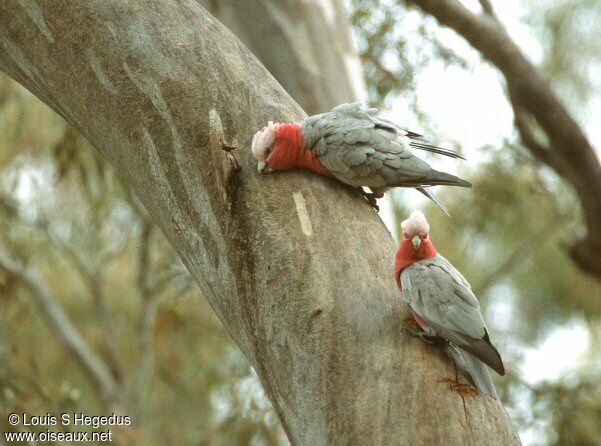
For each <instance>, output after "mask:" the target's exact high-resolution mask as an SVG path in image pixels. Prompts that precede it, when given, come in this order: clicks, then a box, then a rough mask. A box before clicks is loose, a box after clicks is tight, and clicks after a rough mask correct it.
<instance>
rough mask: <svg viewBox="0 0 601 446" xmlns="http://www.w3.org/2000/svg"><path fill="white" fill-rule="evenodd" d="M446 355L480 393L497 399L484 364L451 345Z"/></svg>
mask: <svg viewBox="0 0 601 446" xmlns="http://www.w3.org/2000/svg"><path fill="white" fill-rule="evenodd" d="M447 353H448V354H449V356H451V357H452V358H453V360H454V361H455V364H457V367H458V368H459V369H461V370H462V371H463V372H464V373H466V374H468V375H469V377H470V378H471V379H472V381H473V382H474V384H475V386H476V387H477V388H478V390H479V391H480V392H482V393H485V394H486V395H490V396H492V397H493V398H496V399H499V396H498V395H497V391H496V389H495V385H494V384H493V382H492V379H491V378H490V374H489V373H488V368H487V367H486V364H484V363H483V362H482V361H480V360H479V359H478V358H476V357H475V356H473V355H472V354H471V353H469V352H467V351H465V350H463V349H462V348H457V347H455V346H453V345H451V344H449V345H448V347H447Z"/></svg>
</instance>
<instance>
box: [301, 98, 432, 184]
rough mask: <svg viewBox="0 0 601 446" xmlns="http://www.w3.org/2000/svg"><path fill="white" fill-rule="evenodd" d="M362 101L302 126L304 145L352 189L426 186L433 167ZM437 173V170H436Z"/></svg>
mask: <svg viewBox="0 0 601 446" xmlns="http://www.w3.org/2000/svg"><path fill="white" fill-rule="evenodd" d="M374 112H375V109H365V108H363V107H362V106H361V104H360V103H358V102H357V103H354V104H342V105H339V106H338V107H336V108H334V109H332V110H331V111H330V112H327V113H323V114H320V115H315V116H311V117H309V118H308V119H306V120H305V122H304V123H303V135H304V137H305V145H306V146H307V147H309V148H311V149H313V150H314V151H315V154H316V155H317V158H318V160H319V162H320V163H321V164H322V165H323V166H324V167H325V168H326V169H328V170H329V171H330V172H332V175H333V176H334V177H336V178H338V179H339V180H340V181H343V182H345V183H347V184H350V185H353V186H372V187H384V186H409V187H417V186H427V185H429V182H428V177H429V174H430V172H433V171H432V168H431V167H430V166H429V165H428V163H426V162H425V161H423V160H421V159H419V158H417V157H416V156H415V155H413V153H411V150H410V148H409V140H408V138H407V137H405V136H403V135H401V134H399V128H398V127H395V126H394V125H393V124H392V123H389V122H387V121H384V120H381V119H379V118H377V117H376V116H374V115H373V113H374ZM434 172H435V171H434Z"/></svg>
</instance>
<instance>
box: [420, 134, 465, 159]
mask: <svg viewBox="0 0 601 446" xmlns="http://www.w3.org/2000/svg"><path fill="white" fill-rule="evenodd" d="M408 136H409V135H408ZM409 137H410V138H411V136H409ZM416 139H417V138H416ZM409 145H410V146H411V147H413V148H415V149H419V150H425V151H427V152H432V153H437V154H439V155H445V156H449V157H451V158H461V159H462V160H465V157H464V156H463V155H462V154H461V153H459V152H457V151H455V150H451V149H446V148H444V147H440V146H435V145H433V144H430V143H428V142H426V141H424V140H421V139H417V140H415V139H414V140H413V141H411V142H410V143H409Z"/></svg>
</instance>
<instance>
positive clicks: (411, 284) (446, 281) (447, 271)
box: [394, 211, 505, 398]
mask: <svg viewBox="0 0 601 446" xmlns="http://www.w3.org/2000/svg"><path fill="white" fill-rule="evenodd" d="M401 229H402V231H403V241H402V242H401V245H400V247H399V250H398V252H397V254H396V264H395V272H394V274H395V279H396V281H397V284H398V286H399V288H400V289H401V292H402V296H403V301H404V302H406V303H407V304H409V307H410V308H411V311H412V313H413V317H414V318H415V321H416V322H417V324H418V325H419V326H420V327H421V328H422V329H423V332H422V333H421V335H422V338H423V339H424V340H426V341H428V340H430V341H433V340H435V339H440V338H442V339H443V340H444V345H445V347H446V348H445V350H446V352H447V353H448V354H449V355H450V356H451V357H452V358H453V360H454V361H455V363H456V364H457V366H458V367H459V368H460V369H462V370H463V371H464V372H466V373H468V374H469V376H470V377H471V378H472V380H473V381H474V384H475V385H476V387H477V388H478V389H479V390H480V391H481V392H482V393H485V394H488V395H491V396H493V397H495V398H498V397H497V393H496V391H495V387H494V385H493V383H492V380H491V379H490V375H489V374H488V369H487V368H486V365H488V366H489V367H491V368H492V369H493V370H494V371H496V372H497V373H498V374H499V375H504V374H505V367H504V366H503V360H502V359H501V355H500V354H499V352H498V350H497V349H496V348H495V347H494V346H493V345H492V343H491V341H490V337H489V334H488V329H487V328H486V324H485V323H484V320H483V319H482V314H481V313H480V305H479V304H478V300H477V299H476V296H474V293H473V292H472V289H471V287H470V284H469V283H468V282H467V280H465V279H464V277H463V276H462V275H461V273H460V272H459V271H457V269H455V267H454V266H453V265H451V262H449V261H448V260H447V259H445V258H444V257H443V256H441V255H440V254H438V251H437V250H436V248H435V247H434V244H433V243H432V241H431V240H430V235H429V234H430V227H429V226H428V222H427V221H426V217H425V216H424V214H423V213H422V212H421V211H413V212H412V213H411V215H410V216H409V218H408V219H407V220H405V221H404V222H403V223H402V224H401ZM485 364H486V365H485Z"/></svg>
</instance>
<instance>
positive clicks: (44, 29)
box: [17, 0, 54, 43]
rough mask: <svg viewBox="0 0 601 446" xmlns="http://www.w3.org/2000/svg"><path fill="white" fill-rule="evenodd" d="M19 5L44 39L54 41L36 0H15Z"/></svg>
mask: <svg viewBox="0 0 601 446" xmlns="http://www.w3.org/2000/svg"><path fill="white" fill-rule="evenodd" d="M17 1H18V2H19V4H20V5H21V8H23V9H24V10H25V12H26V13H27V15H28V16H29V18H30V19H31V20H32V21H33V23H35V24H36V26H37V27H38V29H39V30H40V32H41V33H42V34H43V35H44V37H45V38H46V40H47V41H48V42H50V43H54V37H53V36H52V33H51V32H50V29H48V25H46V20H45V19H44V13H43V12H42V9H41V8H40V5H38V2H37V1H36V0H17Z"/></svg>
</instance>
